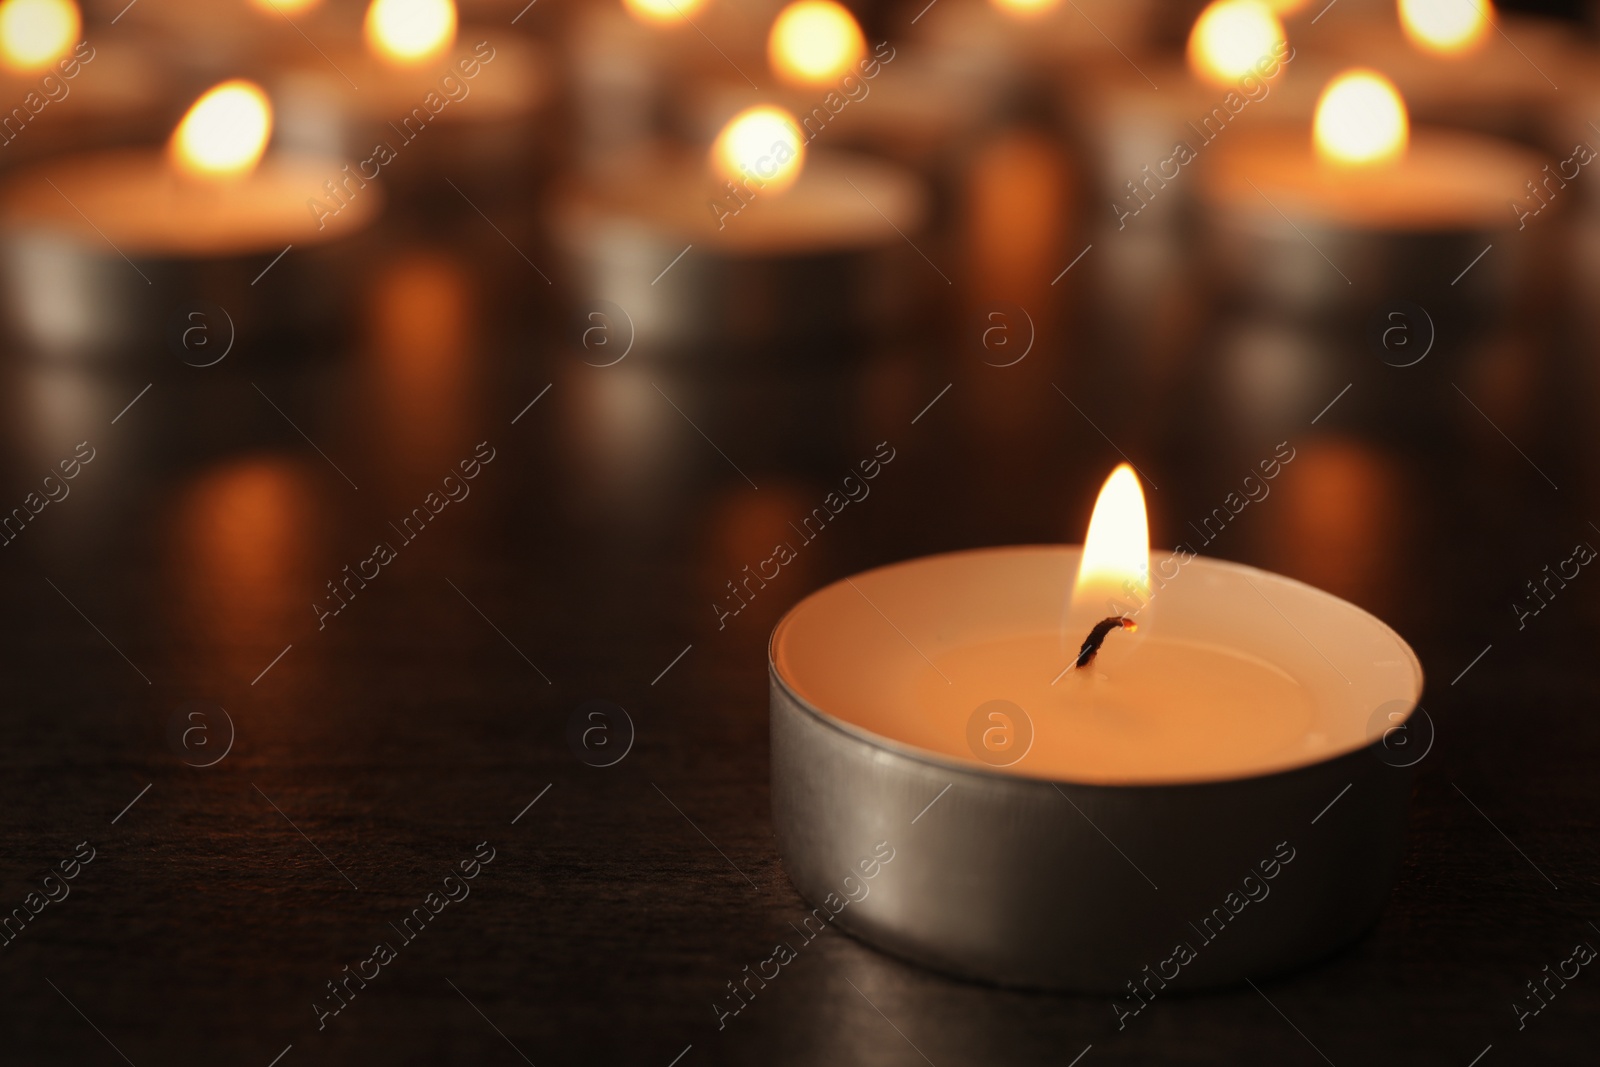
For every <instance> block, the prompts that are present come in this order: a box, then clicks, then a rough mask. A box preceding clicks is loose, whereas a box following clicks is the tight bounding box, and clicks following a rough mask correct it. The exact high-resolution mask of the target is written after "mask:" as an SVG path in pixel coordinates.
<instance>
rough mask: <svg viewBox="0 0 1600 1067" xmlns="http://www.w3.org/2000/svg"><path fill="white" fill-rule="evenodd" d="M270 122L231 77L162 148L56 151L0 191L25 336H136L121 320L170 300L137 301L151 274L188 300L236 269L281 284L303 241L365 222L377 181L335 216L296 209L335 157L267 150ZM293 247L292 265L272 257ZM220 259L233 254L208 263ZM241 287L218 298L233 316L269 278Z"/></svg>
mask: <svg viewBox="0 0 1600 1067" xmlns="http://www.w3.org/2000/svg"><path fill="white" fill-rule="evenodd" d="M272 129H273V116H272V105H271V103H270V101H269V100H268V99H267V96H266V94H265V93H264V92H263V91H262V90H261V88H260V87H259V86H257V85H255V84H254V83H253V82H249V81H245V80H242V79H233V80H229V81H225V82H222V83H221V84H219V85H216V86H214V87H213V88H211V89H210V90H209V91H208V92H206V93H205V94H203V95H202V96H201V97H200V98H199V99H198V100H196V101H195V103H194V104H193V105H192V106H191V107H190V108H189V110H188V112H187V113H186V114H185V115H184V116H183V119H182V121H180V122H179V123H178V124H177V126H176V128H175V129H174V130H173V133H172V136H171V137H170V139H169V140H168V142H167V144H166V145H165V146H164V147H163V148H151V147H147V148H124V149H115V150H108V151H101V152H86V153H80V154H76V155H66V156H60V157H57V158H54V159H51V160H49V161H47V162H44V163H41V164H39V165H37V166H35V167H32V168H28V169H25V170H22V171H21V172H20V173H18V174H17V175H15V176H14V177H12V178H11V179H10V180H9V181H8V182H6V183H5V185H4V186H3V187H0V231H3V232H4V234H5V237H6V240H5V241H4V242H3V246H4V267H5V271H6V275H7V277H6V281H7V285H6V286H5V295H6V296H7V298H8V299H9V301H10V303H11V305H12V313H13V321H14V322H16V323H18V324H19V325H20V326H21V329H22V332H23V334H24V336H25V337H28V338H29V339H32V340H36V341H39V342H41V343H43V344H44V345H46V346H47V347H68V348H72V347H95V346H96V345H98V344H101V343H113V344H114V343H117V342H118V340H119V338H120V339H121V340H122V341H123V342H125V341H126V338H127V337H129V336H149V334H148V333H143V334H141V333H139V332H137V331H140V330H148V329H149V326H148V325H147V324H145V323H142V322H133V323H130V322H129V321H127V320H126V319H125V318H123V317H124V316H129V317H132V318H134V319H138V318H139V317H140V316H157V317H165V316H166V315H169V314H171V308H172V306H173V305H172V302H171V301H170V300H164V299H159V298H158V299H156V300H151V298H150V296H149V289H148V287H150V286H156V285H157V284H158V281H162V282H163V284H162V285H161V287H160V288H161V289H162V290H165V289H166V288H167V287H168V285H170V284H181V285H182V286H183V290H182V291H180V292H179V293H177V295H176V297H174V299H178V298H181V299H191V300H192V299H194V298H196V297H197V296H200V295H202V294H205V295H207V296H212V297H214V296H217V295H220V291H219V290H218V289H217V287H222V286H226V285H228V284H230V283H231V281H232V280H234V279H236V278H242V282H241V284H245V283H249V282H250V280H251V278H260V277H262V276H263V275H264V276H266V277H267V278H268V279H269V280H270V281H271V282H274V283H278V282H281V281H284V280H285V279H287V280H289V281H290V282H291V283H292V280H293V279H294V278H296V277H303V272H304V271H305V270H307V269H310V268H309V267H306V266H302V263H303V262H304V260H303V257H306V256H308V255H310V254H311V248H312V246H315V245H319V244H324V243H327V242H329V241H332V240H334V239H336V238H340V237H344V236H347V235H349V234H351V233H353V232H355V231H358V230H360V229H361V228H363V227H364V226H365V225H367V224H368V223H369V222H371V221H372V219H373V218H375V217H376V215H377V212H378V207H379V205H380V203H381V201H382V193H381V191H380V190H378V189H375V188H367V189H365V190H363V191H362V192H361V193H360V195H357V196H354V197H351V198H349V199H348V200H347V201H346V202H345V203H344V205H343V207H342V208H341V209H340V210H339V211H338V212H337V213H325V214H324V215H323V217H320V218H319V217H318V215H317V214H316V213H314V212H313V211H310V210H308V205H307V201H308V198H310V197H313V196H315V195H317V194H318V193H319V192H320V191H321V190H322V189H323V187H324V185H325V183H327V182H328V181H330V180H331V179H334V178H337V177H339V176H340V173H341V171H340V168H341V167H342V166H343V165H344V160H342V159H338V158H336V157H316V156H287V155H280V156H279V157H278V158H273V157H270V156H267V155H266V150H267V147H268V143H269V141H270V140H271V137H272ZM291 246H293V249H294V254H295V257H296V260H295V262H294V263H292V264H289V265H287V266H284V265H276V262H277V260H276V258H274V257H278V258H281V257H282V256H283V255H285V254H287V253H288V251H289V249H290V247H291ZM228 261H244V262H238V263H237V266H236V268H235V269H232V270H228V269H218V268H219V265H220V264H222V263H223V262H228ZM275 265H276V266H275ZM274 266H275V269H272V271H271V273H270V274H269V273H268V272H267V270H264V268H272V267H274ZM189 268H193V269H192V270H191V269H189ZM246 288H247V289H248V290H249V292H250V293H251V294H262V293H266V295H261V296H259V297H257V296H254V295H252V296H249V297H246V296H237V297H235V296H229V297H227V299H228V300H230V301H232V302H233V303H232V307H233V309H234V310H233V311H232V312H231V313H232V314H233V315H234V316H236V317H247V316H248V315H249V307H248V305H247V301H248V300H253V299H259V300H271V299H272V297H271V294H270V293H267V290H270V289H273V288H274V286H272V285H267V286H262V287H260V288H255V289H249V287H248V285H247V286H246ZM215 302H216V303H219V304H221V303H224V301H223V300H221V299H218V300H216V301H215ZM272 314H274V315H276V316H278V317H279V318H280V319H281V320H282V321H283V322H285V323H287V322H288V321H290V320H292V319H293V318H294V317H295V316H293V315H286V314H284V312H283V310H282V309H281V308H279V309H276V310H275V311H273V312H272Z"/></svg>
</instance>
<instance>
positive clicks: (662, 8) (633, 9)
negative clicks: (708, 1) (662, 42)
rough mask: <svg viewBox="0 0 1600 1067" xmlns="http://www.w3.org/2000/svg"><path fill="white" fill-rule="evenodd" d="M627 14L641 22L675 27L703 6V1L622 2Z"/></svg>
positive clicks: (648, 0)
mask: <svg viewBox="0 0 1600 1067" xmlns="http://www.w3.org/2000/svg"><path fill="white" fill-rule="evenodd" d="M622 6H623V7H625V8H627V9H628V13H629V14H630V15H632V16H633V17H634V18H636V19H639V20H640V21H642V22H654V23H659V24H662V25H676V24H678V23H682V22H687V21H688V19H689V16H690V15H693V14H694V13H695V12H696V11H699V10H700V9H701V8H702V7H704V6H705V0H622Z"/></svg>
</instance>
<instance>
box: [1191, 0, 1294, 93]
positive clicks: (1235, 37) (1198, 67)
mask: <svg viewBox="0 0 1600 1067" xmlns="http://www.w3.org/2000/svg"><path fill="white" fill-rule="evenodd" d="M1285 39H1286V37H1285V34H1284V32H1283V23H1282V22H1280V21H1278V16H1277V15H1276V14H1275V13H1274V12H1273V9H1272V8H1271V7H1270V6H1268V5H1267V4H1265V3H1262V2H1261V0H1214V2H1213V3H1211V4H1210V5H1208V6H1207V7H1206V9H1205V10H1204V11H1202V12H1200V17H1199V18H1197V19H1195V20H1194V28H1193V29H1192V30H1190V31H1189V69H1190V70H1191V71H1193V72H1194V73H1195V75H1196V76H1197V77H1200V78H1203V79H1204V80H1206V81H1209V82H1212V83H1213V84H1216V85H1232V84H1233V83H1235V82H1237V81H1238V80H1239V79H1240V78H1241V77H1243V76H1244V75H1246V74H1248V73H1249V72H1250V71H1251V69H1252V68H1254V67H1255V66H1256V65H1257V64H1259V63H1261V61H1262V60H1264V59H1271V58H1274V57H1273V48H1274V47H1275V46H1276V45H1277V44H1278V43H1279V42H1280V41H1283V40H1285Z"/></svg>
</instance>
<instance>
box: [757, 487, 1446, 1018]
mask: <svg viewBox="0 0 1600 1067" xmlns="http://www.w3.org/2000/svg"><path fill="white" fill-rule="evenodd" d="M1146 537H1147V525H1146V520H1145V515H1144V500H1143V495H1142V492H1141V491H1140V489H1139V485H1138V480H1137V477H1136V476H1135V474H1134V472H1133V471H1132V470H1131V469H1129V468H1127V467H1123V468H1119V469H1118V470H1117V471H1116V472H1114V473H1113V474H1112V476H1111V478H1110V479H1108V481H1107V482H1106V485H1105V487H1104V489H1103V490H1102V492H1101V495H1100V499H1099V501H1098V502H1097V504H1096V506H1095V509H1094V516H1093V518H1092V520H1091V523H1090V527H1089V534H1088V538H1087V540H1086V543H1085V545H1084V547H1083V548H1082V549H1081V550H1079V549H1077V548H1068V547H1061V548H1050V547H1021V548H1000V549H989V550H980V551H970V552H958V553H952V554H949V555H943V556H934V557H929V558H925V559H919V560H912V561H910V562H906V563H901V564H896V565H892V566H888V567H883V568H880V569H878V570H874V571H869V572H867V573H865V574H860V575H856V576H855V577H854V578H851V579H849V580H847V581H843V582H839V583H837V584H835V585H831V586H828V587H827V588H825V589H822V590H820V591H818V592H816V593H813V594H812V595H811V596H809V597H807V598H806V599H805V600H803V601H801V603H800V604H799V605H797V606H796V607H795V608H794V609H793V610H791V611H790V612H789V613H788V614H787V615H786V616H785V617H784V618H783V620H782V621H780V622H779V624H778V626H777V628H776V630H775V631H774V632H773V636H772V642H771V647H770V670H771V682H772V686H771V693H772V697H771V703H772V754H773V755H772V776H773V788H772V798H773V821H774V825H775V829H776V833H777V838H778V845H779V850H780V852H781V854H782V856H783V860H784V864H785V867H786V869H787V870H788V873H789V876H790V878H791V879H792V880H793V881H794V883H795V885H796V887H797V888H798V889H799V890H800V892H801V893H802V895H804V896H806V897H807V898H809V899H811V900H813V901H820V900H821V899H823V898H824V897H825V896H826V895H827V894H828V893H830V892H833V891H834V886H833V885H832V884H831V883H832V882H833V881H834V880H836V879H837V878H838V876H839V875H838V872H839V871H841V870H848V869H849V868H850V867H851V866H852V865H853V863H854V862H855V860H856V858H857V856H858V854H865V852H866V851H870V850H871V848H872V846H873V845H874V844H875V843H876V842H879V841H885V840H887V841H888V842H889V843H890V844H891V845H892V846H893V847H894V849H895V853H896V858H895V860H894V863H893V865H892V866H887V865H886V867H885V870H884V873H883V874H882V875H881V876H880V877H879V879H878V881H877V882H875V883H874V885H873V891H872V894H871V896H870V897H869V898H867V899H865V900H862V901H860V903H859V904H853V905H852V910H851V913H850V914H849V915H848V916H845V915H841V916H840V921H841V922H843V923H844V925H846V926H847V927H848V928H850V929H851V930H852V931H853V932H855V933H857V934H858V935H859V936H861V937H862V938H864V939H866V940H868V941H872V942H874V943H877V944H880V945H883V946H885V947H887V948H889V949H891V950H892V951H894V952H895V953H897V954H900V955H905V956H909V957H911V958H913V959H916V960H920V961H923V962H926V963H930V964H932V965H934V966H937V967H940V968H943V969H946V970H951V971H955V972H957V973H959V974H962V975H967V976H972V977H978V978H983V979H986V980H990V981H997V982H1000V983H1003V984H1008V985H1029V986H1045V987H1052V988H1074V989H1087V990H1121V989H1122V988H1123V986H1124V983H1125V982H1127V981H1128V980H1129V979H1137V977H1138V975H1139V972H1140V969H1141V967H1142V966H1143V965H1144V964H1147V963H1154V962H1155V961H1156V960H1159V959H1161V958H1163V957H1168V956H1170V955H1171V954H1172V952H1173V948H1172V946H1173V943H1174V942H1175V941H1183V942H1187V943H1189V944H1190V945H1191V955H1197V956H1198V959H1194V960H1184V961H1181V962H1182V965H1183V975H1184V977H1183V978H1182V979H1181V980H1180V979H1178V978H1176V977H1175V975H1174V974H1173V973H1167V974H1166V975H1165V976H1164V977H1165V978H1166V979H1167V980H1168V981H1174V982H1179V981H1181V983H1182V984H1183V985H1185V986H1187V987H1190V988H1193V987H1199V986H1204V985H1209V984H1218V983H1223V982H1229V981H1238V980H1240V979H1241V978H1242V977H1244V976H1247V975H1257V974H1262V973H1267V972H1270V971H1273V970H1277V969H1283V968H1287V967H1292V966H1295V965H1298V964H1302V963H1304V962H1307V961H1309V960H1311V959H1313V958H1315V957H1317V956H1318V955H1321V954H1324V953H1326V952H1328V951H1330V950H1331V949H1332V948H1334V947H1336V946H1337V945H1339V944H1341V943H1343V942H1345V941H1348V940H1349V939H1351V938H1352V937H1354V936H1356V935H1357V934H1358V933H1359V932H1360V931H1361V930H1362V929H1364V928H1365V926H1366V925H1367V924H1368V923H1370V922H1371V921H1372V919H1373V918H1374V917H1375V915H1376V913H1377V911H1378V910H1379V909H1380V908H1381V907H1382V905H1383V902H1384V900H1385V898H1386V897H1387V895H1388V892H1389V889H1390V886H1391V885H1392V881H1393V877H1394V875H1395V873H1396V870H1397V869H1398V864H1399V859H1400V854H1401V845H1402V842H1403V836H1404V822H1405V807H1406V803H1407V796H1408V792H1409V786H1408V778H1409V775H1408V773H1407V772H1406V770H1405V767H1406V766H1407V765H1408V761H1410V762H1414V760H1412V759H1411V757H1412V756H1419V757H1420V753H1421V750H1422V749H1423V748H1424V747H1425V745H1426V742H1425V741H1424V740H1423V738H1422V737H1421V731H1420V724H1419V723H1418V722H1416V721H1415V718H1416V717H1414V716H1413V711H1414V709H1415V704H1416V701H1417V698H1418V696H1419V695H1420V693H1421V688H1422V672H1421V667H1420V665H1419V664H1418V662H1417V659H1416V656H1415V655H1414V654H1413V653H1412V651H1411V649H1410V648H1409V647H1407V645H1406V644H1405V642H1404V641H1402V640H1401V639H1400V638H1399V637H1398V636H1397V635H1396V634H1395V633H1394V632H1393V631H1392V630H1390V629H1389V628H1388V627H1387V626H1385V625H1384V624H1383V623H1382V622H1380V621H1379V620H1378V619H1376V618H1373V617H1372V616H1371V615H1369V614H1367V613H1366V612H1364V611H1362V610H1360V609H1359V608H1357V607H1355V606H1353V605H1351V604H1348V603H1346V602H1344V601H1342V600H1339V599H1337V598H1336V597H1333V596H1330V595H1328V594H1326V593H1323V592H1320V591H1318V590H1315V589H1312V588H1310V587H1308V586H1305V585H1302V584H1300V583H1298V582H1295V581H1291V580H1290V579H1287V578H1282V577H1279V576H1276V575H1272V574H1268V573H1266V572H1263V571H1258V570H1255V569H1253V568H1250V567H1244V566H1240V565H1238V564H1232V563H1224V562H1221V561H1216V560H1205V559H1200V558H1197V557H1195V556H1193V555H1192V554H1190V553H1182V554H1180V553H1173V554H1170V555H1165V556H1164V557H1163V558H1153V557H1152V556H1151V555H1150V553H1149V550H1148V547H1147V544H1146V540H1145V539H1146ZM1074 575H1076V579H1074ZM1069 590H1070V592H1069ZM1090 619H1098V620H1100V625H1098V626H1094V627H1093V630H1092V631H1091V632H1090V640H1088V641H1083V644H1082V647H1081V648H1080V641H1081V640H1082V639H1084V638H1085V629H1084V627H1085V623H1086V622H1088V621H1089V620H1090ZM1130 624H1136V626H1137V631H1136V632H1130V631H1131V630H1132V629H1133V627H1132V625H1130ZM1101 641H1103V648H1101V650H1100V651H1099V653H1098V655H1097V656H1096V655H1095V647H1094V646H1096V645H1098V644H1099V642H1101ZM1412 727H1417V729H1416V730H1414V731H1413V732H1411V733H1410V734H1409V735H1406V736H1405V737H1404V738H1403V739H1404V740H1409V741H1416V742H1417V745H1416V747H1415V748H1414V749H1412V750H1410V751H1408V752H1407V753H1406V754H1405V756H1404V758H1400V757H1398V756H1397V755H1396V753H1395V751H1394V750H1395V749H1396V748H1398V747H1399V740H1400V739H1397V738H1396V736H1395V731H1400V733H1401V734H1403V735H1404V734H1405V732H1406V731H1408V730H1411V729H1412ZM1375 757H1376V758H1375ZM1346 793H1348V794H1349V795H1348V796H1346V795H1345V794H1346ZM946 794H948V795H946ZM1336 798H1343V799H1342V801H1341V807H1338V808H1334V809H1333V811H1334V812H1335V813H1337V816H1338V820H1339V821H1338V822H1336V823H1332V822H1331V820H1332V818H1333V816H1332V815H1328V817H1327V818H1323V819H1322V822H1323V824H1324V825H1322V826H1318V827H1316V828H1315V829H1313V828H1312V825H1311V824H1312V822H1313V820H1316V819H1318V818H1319V813H1323V812H1325V809H1326V808H1327V806H1328V805H1329V803H1330V802H1331V801H1334V800H1335V799H1336ZM1352 801H1353V802H1354V803H1352ZM922 823H930V824H931V825H929V826H926V827H925V826H923V825H920V824H922ZM1330 823H1331V825H1330ZM1334 827H1337V828H1336V829H1335V828H1334ZM1313 834H1315V835H1316V836H1315V840H1314V841H1313V840H1312V835H1313ZM1107 841H1110V842H1113V843H1114V845H1115V850H1113V849H1112V848H1111V847H1109V846H1108V845H1107V844H1106V842H1107ZM1275 850H1276V856H1277V859H1278V861H1280V862H1281V863H1290V862H1292V863H1293V864H1295V865H1297V866H1295V867H1293V868H1292V869H1291V870H1292V873H1285V872H1283V871H1282V870H1280V868H1279V866H1278V865H1277V864H1270V865H1260V864H1259V863H1258V861H1262V860H1268V859H1271V858H1272V857H1273V856H1274V853H1275ZM1119 852H1120V853H1121V855H1118V853H1119ZM1285 857H1296V858H1293V859H1292V860H1291V859H1286V858H1285ZM1263 873H1269V875H1270V877H1272V878H1275V879H1276V880H1275V881H1274V882H1273V884H1272V886H1271V888H1270V892H1271V893H1272V895H1273V897H1274V901H1273V903H1271V904H1269V905H1267V906H1265V907H1263V908H1261V909H1260V912H1259V914H1254V915H1252V916H1250V917H1248V918H1247V919H1246V920H1245V921H1244V922H1241V923H1240V929H1239V930H1238V931H1237V932H1235V931H1232V930H1230V931H1229V933H1228V935H1227V937H1226V938H1221V939H1219V940H1216V941H1215V944H1213V943H1212V939H1211V938H1210V937H1208V936H1207V935H1206V934H1205V933H1203V932H1200V931H1197V930H1196V929H1194V928H1191V927H1189V926H1188V925H1187V923H1186V922H1185V920H1189V921H1194V922H1198V921H1200V920H1201V918H1203V917H1206V916H1209V915H1210V914H1211V910H1212V908H1213V907H1220V906H1221V904H1222V902H1223V900H1224V898H1225V897H1227V895H1228V894H1229V893H1230V891H1233V890H1236V889H1237V886H1238V883H1239V880H1240V878H1241V877H1242V876H1245V875H1251V876H1253V877H1254V878H1255V879H1256V880H1261V879H1262V876H1263ZM1280 875H1281V877H1280ZM1153 887H1159V896H1156V895H1155V889H1154V888H1153ZM1250 888H1251V887H1250V886H1248V885H1247V889H1250ZM1252 895H1255V894H1254V891H1253V890H1252ZM1263 895H1264V894H1263ZM855 909H859V910H855Z"/></svg>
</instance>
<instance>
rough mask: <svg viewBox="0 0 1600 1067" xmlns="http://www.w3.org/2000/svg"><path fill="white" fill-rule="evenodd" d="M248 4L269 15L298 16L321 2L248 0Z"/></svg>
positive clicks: (317, 0) (304, 0)
mask: <svg viewBox="0 0 1600 1067" xmlns="http://www.w3.org/2000/svg"><path fill="white" fill-rule="evenodd" d="M250 3H251V4H253V5H255V6H256V7H258V8H260V9H261V10H262V11H264V12H266V13H267V14H269V15H271V14H281V15H298V14H299V13H300V12H302V11H310V10H311V9H312V8H314V7H316V6H317V5H318V4H320V3H322V0H250Z"/></svg>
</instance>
